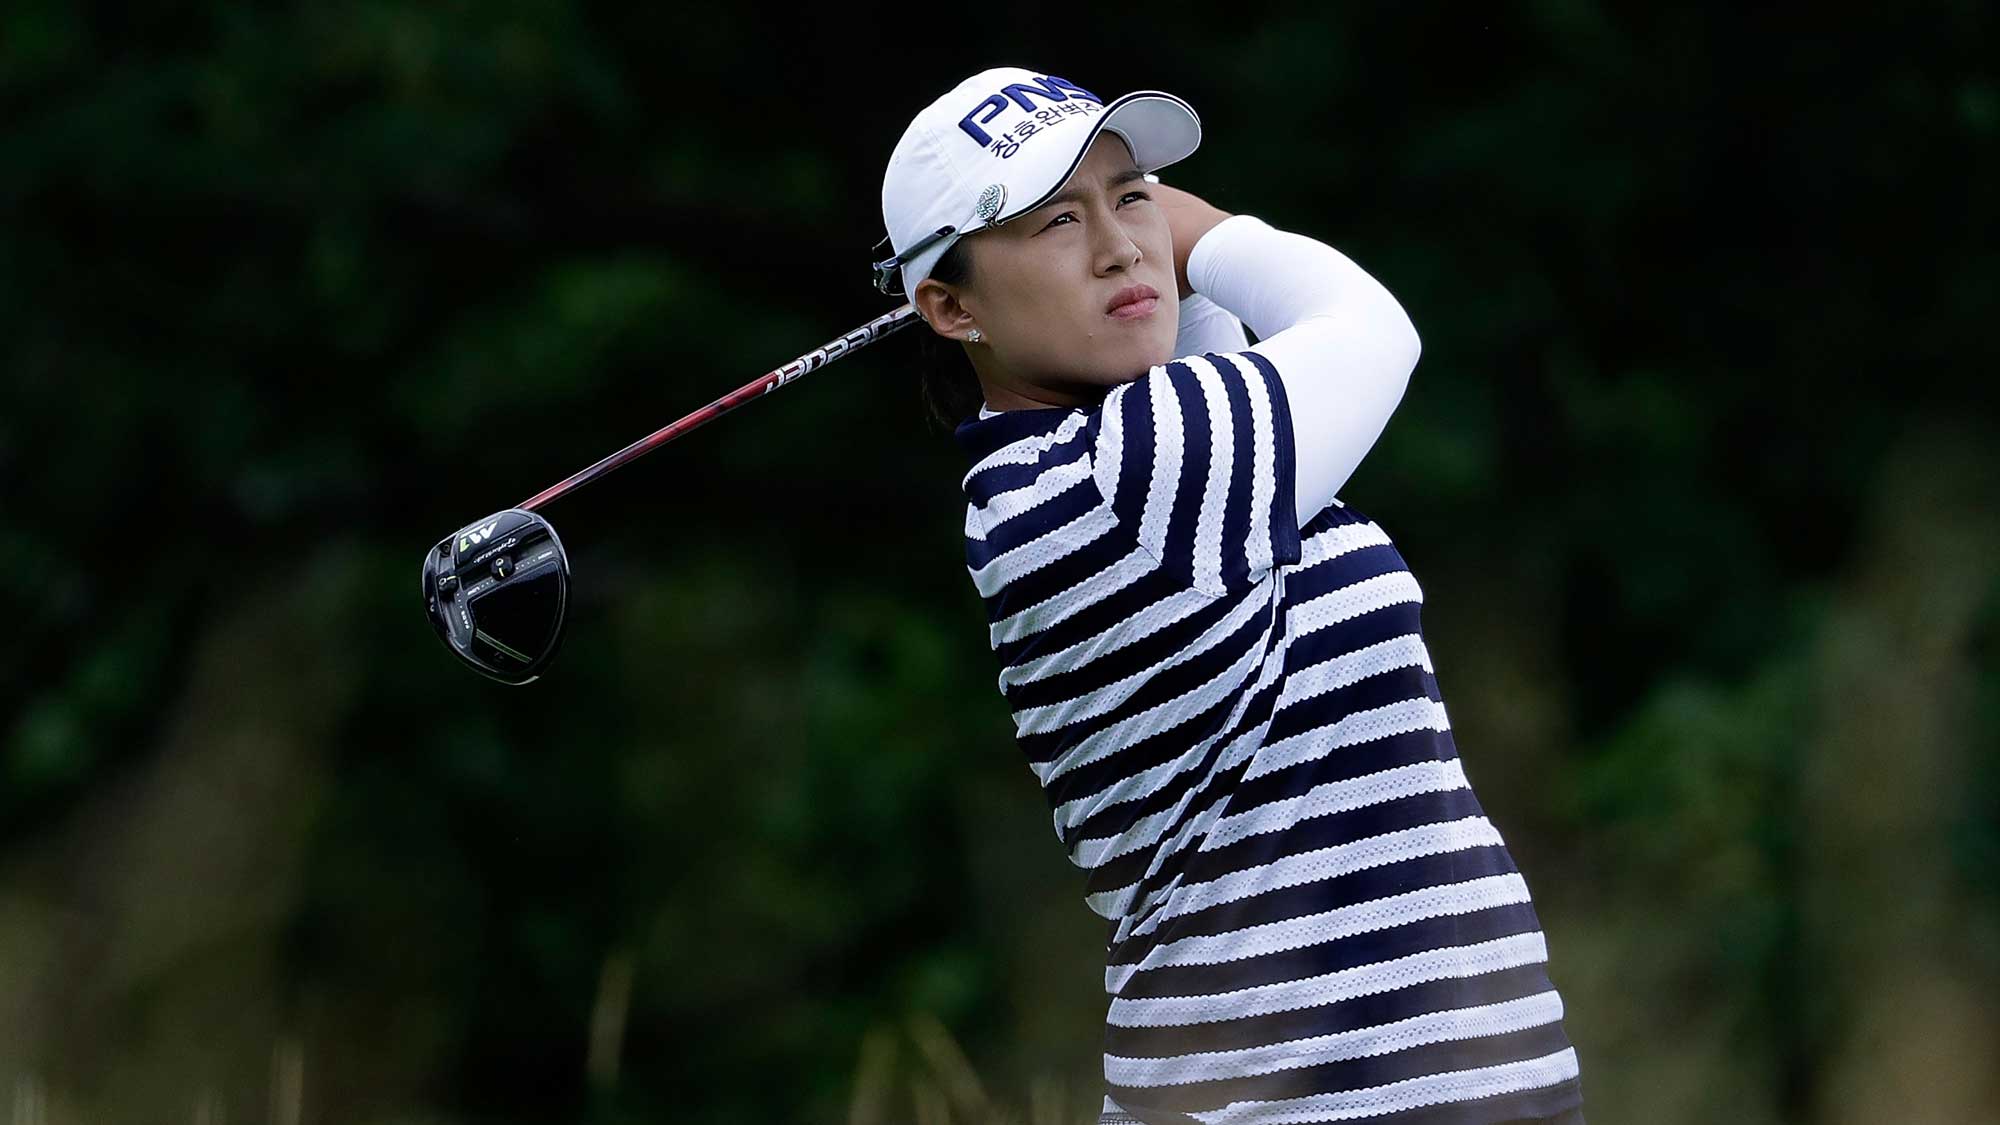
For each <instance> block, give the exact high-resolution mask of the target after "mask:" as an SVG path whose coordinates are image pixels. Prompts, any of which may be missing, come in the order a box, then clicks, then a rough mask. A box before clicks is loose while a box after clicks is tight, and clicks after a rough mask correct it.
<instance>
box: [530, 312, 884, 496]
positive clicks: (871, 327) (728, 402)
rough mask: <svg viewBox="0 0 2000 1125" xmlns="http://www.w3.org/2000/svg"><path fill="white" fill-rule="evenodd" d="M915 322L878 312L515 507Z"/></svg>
mask: <svg viewBox="0 0 2000 1125" xmlns="http://www.w3.org/2000/svg"><path fill="white" fill-rule="evenodd" d="M918 319H919V317H918V316H917V310H916V309H915V308H913V307H911V306H909V305H904V306H902V307H901V308H898V309H896V310H894V311H892V312H888V313H884V314H883V315H881V316H878V317H876V318H875V319H874V320H871V321H869V322H868V323H866V324H864V325H862V326H861V327H859V328H856V329H854V330H853V331H851V332H849V333H847V334H846V335H844V336H841V337H840V338H839V339H837V340H829V341H827V342H826V343H825V344H822V345H820V346H819V347H817V348H814V349H813V350H812V351H809V352H807V353H806V354H804V355H802V356H800V357H798V358H797V359H795V360H792V361H791V362H790V363H787V364H785V365H784V366H782V367H779V368H777V369H775V370H773V371H769V372H766V373H765V374H763V375H759V376H758V377H757V378H755V379H752V380H751V381H749V382H748V383H745V384H743V385H742V386H740V387H738V388H736V389H735V390H733V391H731V392H729V393H728V394H726V395H723V396H722V397H721V398H719V399H716V400H715V401H714V402H711V403H709V404H708V405H707V406H704V407H702V408H701V409H700V410H697V411H695V412H694V413H692V414H689V415H688V416H687V417H685V418H682V419H680V420H679V421H676V422H670V423H668V424H667V425H665V426H662V427H660V428H659V429H657V430H654V431H653V432H652V433H650V434H647V435H646V436H645V437H642V438H640V439H639V440H638V441H635V442H633V443H632V444H631V445H628V446H626V447H625V448H623V449H621V450H619V451H618V452H616V453H613V454H612V455H611V456H609V457H606V458H605V459H604V460H602V461H599V462H598V463H597V464H595V465H592V466H590V467H589V468H587V469H585V470H583V471H582V472H580V473H577V474H576V475H574V476H572V477H570V478H569V479H568V480H565V481H563V482H562V483H560V484H556V485H552V486H550V487H548V488H545V489H543V490H542V491H540V492H537V493H535V494H534V495H533V496H531V497H529V498H528V499H527V500H526V501H524V502H522V503H521V504H520V505H519V507H522V508H525V509H527V510H528V511H531V512H532V511H534V510H535V509H536V508H539V507H541V506H542V505H544V504H547V503H548V502H549V501H551V500H554V499H556V498H557V497H560V496H562V495H564V494H565V493H568V492H570V491H572V490H574V489H578V488H582V487H583V486H584V485H586V484H589V483H590V482H591V481H594V480H596V479H597V478H599V477H601V476H603V475H605V474H606V473H609V472H610V471H611V470H613V469H616V468H618V467H619V466H620V465H623V464H625V463H626V462H628V461H636V460H638V459H639V458H641V457H644V456H645V455H646V454H648V453H651V452H652V451H653V450H655V449H658V448H659V447H661V446H663V445H665V444H667V443H668V442H670V441H672V440H674V439H675V438H677V437H679V436H681V435H682V434H684V433H687V432H688V431H689V430H692V429H695V428H696V427H698V426H701V425H704V424H706V423H708V422H712V421H714V420H715V419H717V418H720V417H722V416H723V415H724V414H727V413H729V412H730V411H732V410H734V409H736V408H737V407H739V406H741V405H743V404H744V403H746V402H749V401H750V400H751V399H754V398H761V397H762V396H764V395H766V394H769V393H770V392H772V391H774V390H776V389H778V388H779V387H782V386H784V385H785V384H786V383H789V382H791V381H792V380H794V379H797V378H799V377H800V376H802V375H805V374H807V373H809V372H812V371H817V370H819V369H820V368H822V367H825V366H826V365H827V364H829V363H832V362H833V361H834V360H836V359H839V358H840V357H841V356H844V355H847V354H849V353H850V352H853V351H854V350H855V349H857V348H862V347H866V346H867V345H869V344H872V343H874V342H875V341H877V340H880V339H881V338H883V337H884V336H887V335H889V334H890V333H892V332H896V331H898V330H899V329H903V328H907V327H909V326H910V325H911V324H914V323H916V322H917V320H918Z"/></svg>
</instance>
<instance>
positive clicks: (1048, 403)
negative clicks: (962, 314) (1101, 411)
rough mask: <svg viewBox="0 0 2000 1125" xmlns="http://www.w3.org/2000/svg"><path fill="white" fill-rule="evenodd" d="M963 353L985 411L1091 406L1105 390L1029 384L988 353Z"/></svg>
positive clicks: (1101, 388)
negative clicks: (1001, 366) (995, 360)
mask: <svg viewBox="0 0 2000 1125" xmlns="http://www.w3.org/2000/svg"><path fill="white" fill-rule="evenodd" d="M966 350H967V351H968V352H970V353H971V356H970V358H971V360H972V370H973V373H974V374H975V375H977V376H978V378H979V390H980V393H982V394H983V395H985V396H986V405H987V407H988V408H989V409H993V410H1000V411H1006V410H1046V409H1049V408H1050V407H1058V408H1062V407H1078V406H1093V405H1095V404H1096V403H1097V402H1098V400H1100V399H1102V398H1103V397H1104V392H1105V391H1106V390H1107V389H1108V388H1104V387H1094V386H1091V385H1089V384H1073V385H1071V386H1059V387H1051V386H1044V385H1042V384H1038V383H1030V382H1027V381H1025V380H1022V379H1017V378H1014V377H1013V376H1012V374H1011V373H1009V372H1007V371H1004V370H1001V369H1000V368H999V365H998V364H997V363H995V362H994V361H993V356H992V353H991V352H990V351H987V350H986V349H984V348H980V349H977V350H975V349H972V348H970V347H968V348H967V349H966Z"/></svg>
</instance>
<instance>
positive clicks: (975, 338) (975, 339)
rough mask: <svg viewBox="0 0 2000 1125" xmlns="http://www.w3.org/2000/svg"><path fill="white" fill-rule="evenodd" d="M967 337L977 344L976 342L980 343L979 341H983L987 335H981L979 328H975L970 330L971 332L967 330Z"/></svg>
mask: <svg viewBox="0 0 2000 1125" xmlns="http://www.w3.org/2000/svg"><path fill="white" fill-rule="evenodd" d="M965 338H966V339H967V340H968V341H970V342H972V343H975V344H976V343H978V342H979V341H981V340H984V339H985V338H986V337H984V336H982V335H980V334H979V329H977V328H975V329H973V330H972V331H970V332H967V333H966V334H965Z"/></svg>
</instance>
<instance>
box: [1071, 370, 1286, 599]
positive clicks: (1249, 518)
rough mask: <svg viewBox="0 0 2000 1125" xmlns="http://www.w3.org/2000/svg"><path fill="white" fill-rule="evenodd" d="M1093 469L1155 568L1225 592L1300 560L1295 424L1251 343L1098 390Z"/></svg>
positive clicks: (1275, 379) (1195, 585)
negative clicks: (1247, 347) (1101, 399)
mask: <svg viewBox="0 0 2000 1125" xmlns="http://www.w3.org/2000/svg"><path fill="white" fill-rule="evenodd" d="M1090 427H1091V432H1090V433H1089V435H1088V438H1089V441H1090V443H1091V450H1092V477H1093V479H1094V480H1095V481H1096V484H1097V487H1098V491H1099V492H1100V493H1102V495H1103V497H1104V499H1105V501H1106V502H1107V503H1108V504H1109V505H1110V507H1111V509H1112V512H1113V514H1114V516H1115V517H1116V519H1117V521H1118V523H1119V524H1120V525H1121V526H1123V527H1125V528H1128V529H1130V531H1131V533H1132V534H1133V535H1135V536H1136V537H1137V539H1138V542H1139V545H1140V546H1141V547H1142V548H1144V549H1145V551H1146V552H1147V553H1148V554H1150V555H1151V556H1152V557H1153V558H1154V559H1155V560H1157V561H1158V562H1159V563H1160V565H1161V566H1162V568H1164V569H1166V570H1167V571H1168V572H1170V573H1173V574H1175V575H1177V576H1178V577H1180V578H1181V579H1182V580H1184V581H1186V582H1187V583H1188V584H1189V585H1190V586H1192V587H1193V588H1194V589H1196V590H1199V591H1201V592H1203V593H1207V594H1211V595H1215V596H1221V595H1224V594H1228V593H1232V592H1235V591H1238V590H1241V589H1243V588H1245V587H1246V586H1249V585H1252V584H1254V583H1256V582H1258V581H1261V580H1262V579H1263V578H1264V576H1265V575H1267V574H1268V573H1269V572H1270V571H1271V569H1272V568H1273V567H1275V566H1284V565H1289V564H1292V563H1296V562H1298V561H1299V525H1298V520H1297V517H1296V514H1295V512H1294V499H1293V497H1294V483H1293V474H1294V468H1293V464H1294V454H1293V448H1292V423H1291V417H1290V414H1289V408H1288V407H1287V405H1286V401H1285V392H1284V385H1283V384H1282V383H1281V382H1280V381H1279V379H1278V375H1277V372H1276V370H1274V369H1273V368H1272V366H1271V364H1270V363H1269V362H1268V361H1267V360H1265V358H1264V357H1263V356H1261V355H1259V354H1258V353H1257V352H1256V351H1254V350H1250V351H1238V352H1228V353H1215V352H1210V353H1208V354H1205V355H1200V356H1187V357H1184V358H1181V359H1177V360H1174V361H1173V362H1171V363H1166V364H1162V365H1160V366H1158V367H1155V368H1153V369H1152V370H1150V371H1148V372H1147V373H1146V374H1145V375H1143V376H1141V377H1140V378H1138V379H1136V380H1134V381H1132V382H1130V383H1123V384H1120V385H1119V386H1117V387H1114V388H1112V390H1111V391H1110V392H1109V393H1108V394H1106V395H1105V397H1104V402H1103V405H1102V407H1101V408H1100V409H1099V410H1098V411H1096V412H1095V413H1094V414H1093V415H1092V418H1091V422H1090Z"/></svg>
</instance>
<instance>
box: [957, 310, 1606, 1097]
mask: <svg viewBox="0 0 2000 1125" xmlns="http://www.w3.org/2000/svg"><path fill="white" fill-rule="evenodd" d="M957 435H958V438H959V441H960V442H961V444H962V445H963V446H964V447H965V448H966V449H967V450H968V452H969V453H970V454H971V456H972V458H973V460H974V465H973V468H972V470H971V471H970V472H969V473H968V474H967V475H966V477H965V481H964V488H965V494H966V497H967V500H968V505H967V508H966V515H965V539H966V544H965V546H966V561H967V564H968V567H969V569H970V571H971V573H972V580H973V582H974V584H975V585H976V586H977V587H978V590H979V593H980V596H981V598H982V599H983V600H984V602H985V605H986V609H987V616H988V620H989V622H990V641H991V644H992V648H993V650H994V653H995V654H996V655H997V656H998V657H999V659H1000V665H1001V669H1002V670H1001V672H1000V679H999V684H1000V690H1001V692H1002V693H1003V694H1004V695H1005V697H1006V699H1007V703H1008V706H1009V708H1010V709H1011V710H1012V712H1013V717H1014V723H1015V731H1016V737H1017V738H1018V740H1019V742H1020V745H1021V748H1022V749H1023V750H1024V751H1025V752H1026V753H1027V757H1028V763H1029V766H1030V768H1031V769H1032V770H1033V772H1034V774H1035V777H1036V778H1037V779H1038V780H1039V781H1040V782H1041V784H1042V786H1043V789H1044V791H1045V792H1046V794H1047V796H1048V800H1049V804H1050V806H1051V807H1052V809H1053V810H1054V822H1055V831H1056V837H1057V839H1058V840H1060V841H1061V842H1062V844H1063V845H1064V846H1065V847H1066V848H1067V849H1068V851H1069V855H1070V858H1071V860H1072V861H1073V862H1074V863H1076V864H1077V865H1078V866H1079V867H1081V868H1083V869H1084V870H1085V871H1086V872H1087V873H1088V879H1087V888H1086V889H1087V902H1088V903H1089V905H1090V908H1091V909H1092V910H1094V911H1095V912H1097V913H1098V914H1099V915H1101V916H1102V917H1103V918H1104V919H1105V920H1106V922H1107V923H1108V926H1107V929H1108V938H1107V946H1106V953H1107V965H1106V968H1105V976H1104V984H1105V990H1106V992H1107V993H1108V994H1109V997H1110V1008H1109V1012H1108V1014H1107V1017H1106V1027H1105V1035H1104V1076H1105V1082H1106V1090H1107V1093H1108V1096H1109V1097H1110V1098H1111V1099H1114V1100H1115V1102H1116V1103H1117V1105H1118V1106H1120V1107H1122V1108H1123V1109H1124V1110H1125V1111H1126V1112H1127V1113H1130V1114H1134V1115H1136V1116H1138V1117H1140V1118H1141V1119H1142V1120H1144V1121H1147V1122H1166V1121H1176V1122H1178V1121H1200V1122H1230V1123H1246V1122H1273V1123H1275V1122H1312V1121H1374V1120H1378V1119H1392V1118H1393V1119H1398V1120H1406V1121H1407V1120H1423V1121H1431V1120H1448V1121H1453V1122H1464V1123H1467V1125H1471V1123H1476V1122H1491V1121H1504V1120H1508V1119H1512V1118H1520V1117H1537V1116H1544V1115H1551V1114H1555V1113H1558V1112H1560V1111H1563V1110H1565V1109H1569V1108H1571V1107H1574V1106H1577V1105H1578V1104H1580V1102H1581V1094H1580V1091H1579V1087H1578V1080H1577V1060H1576V1054H1575V1051H1574V1050H1573V1049H1572V1048H1571V1046H1570V1043H1569V1040H1568V1039H1567V1037H1566V1036H1565V1034H1564V1031H1563V1025H1562V1022H1561V1020H1562V1014H1563V1006H1562V1000H1561V998H1560V996H1559V995H1558V994H1557V992H1556V990H1555V989H1554V987H1553V986H1552V985H1551V984H1550V982H1549V978H1548V976H1547V973H1546V971H1545V964H1544V962H1545V960H1546V956H1547V950H1546V947H1545V945H1544V943H1543V939H1542V934H1541V931H1540V924H1539V922H1538V921H1537V919H1536V916H1535V911H1534V907H1533V905H1532V904H1531V902H1530V900H1529V895H1528V888H1527V886H1526V884H1525V883H1524V882H1523V881H1522V878H1521V875H1520V873H1519V872H1518V871H1517V870H1516V868H1515V866H1514V862H1513V860H1512V858H1511V857H1510V856H1509V855H1508V853H1507V849H1506V846H1505V845H1504V844H1503V843H1502V841H1501V838H1500V834H1499V833H1498V832H1497V831H1496V830H1495V829H1494V827H1493V825H1492V824H1491V823H1489V822H1488V820H1487V819H1486V816H1485V815H1484V813H1483V812H1482V811H1481V809H1480V806H1479V802H1478V801H1477V800H1476V799H1475V798H1474V797H1473V793H1472V790H1471V788H1470V787H1469V786H1468V784H1467V782H1466V777H1465V773H1464V771H1463V769H1462V768H1461V767H1460V763H1459V760H1458V755H1457V752H1456V750H1455V748H1454V747H1453V744H1452V738H1451V731H1450V724H1449V723H1448V722H1447V721H1446V718H1445V709H1444V703H1443V700H1442V698H1441V697H1440V695H1439V691H1438V685H1437V681H1436V679H1435V677H1434V676H1433V675H1432V670H1431V662H1430V657H1429V654H1428V653H1427V651H1426V650H1425V647H1424V640H1423V628H1422V625H1421V622H1420V620H1419V610H1420V608H1421V605H1422V601H1423V591H1422V590H1421V589H1420V588H1419V587H1418V585H1417V582H1416V579H1415V578H1414V577H1412V576H1411V574H1410V571H1409V569H1408V568H1407V567H1406V566H1405V565H1404V563H1403V558H1402V556H1401V555H1400V554H1399V553H1398V552H1397V550H1396V548H1395V546H1394V545H1393V544H1392V543H1391V542H1390V541H1389V537H1388V536H1387V535H1386V534H1384V533H1383V531H1382V529H1381V528H1380V527H1378V526H1377V525H1376V524H1375V523H1374V522H1373V521H1372V520H1370V519H1368V518H1367V517H1365V516H1363V515H1362V514H1361V513H1359V512H1357V511H1355V510H1354V509H1353V508H1351V507H1348V506H1346V505H1345V504H1343V503H1342V502H1341V501H1339V500H1335V501H1333V502H1332V503H1330V504H1329V505H1327V507H1326V508H1325V509H1324V510H1322V511H1320V512H1318V513H1315V514H1313V515H1312V518H1311V519H1310V520H1309V521H1307V522H1305V523H1304V524H1303V526H1301V524H1300V523H1299V521H1298V520H1297V518H1296V516H1295V514H1294V512H1293V508H1294V499H1293V493H1294V483H1293V477H1292V472H1293V449H1292V423H1291V419H1290V416H1289V413H1288V410H1287V406H1286V399H1285V395H1284V387H1283V384H1282V383H1281V382H1280V380H1279V378H1278V375H1277V372H1276V371H1274V370H1273V369H1272V368H1271V365H1270V363H1269V362H1268V361H1267V360H1266V358H1265V357H1264V356H1263V355H1262V354H1260V353H1259V352H1257V351H1256V350H1255V349H1251V350H1246V351H1239V352H1233V353H1229V354H1216V353H1209V354H1206V355H1203V356H1194V357H1188V358H1185V359H1181V360H1177V361H1175V362H1173V363H1169V364H1166V365H1163V366H1161V367H1156V368H1153V369H1152V370H1151V371H1150V372H1148V373H1147V374H1146V375H1145V376H1143V377H1141V378H1139V379H1137V380H1135V381H1133V382H1130V383H1126V384H1122V385H1120V386H1118V387H1115V388H1113V389H1112V390H1111V391H1110V392H1109V393H1108V394H1107V395H1106V396H1105V398H1104V400H1103V402H1102V403H1101V405H1100V406H1098V407H1096V408H1094V409H1083V408H1050V409H1041V410H1017V411H1008V412H1004V413H1000V414H995V415H991V416H989V417H984V418H977V419H968V420H967V421H966V422H964V423H963V424H961V425H960V426H959V427H958V431H957Z"/></svg>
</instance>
